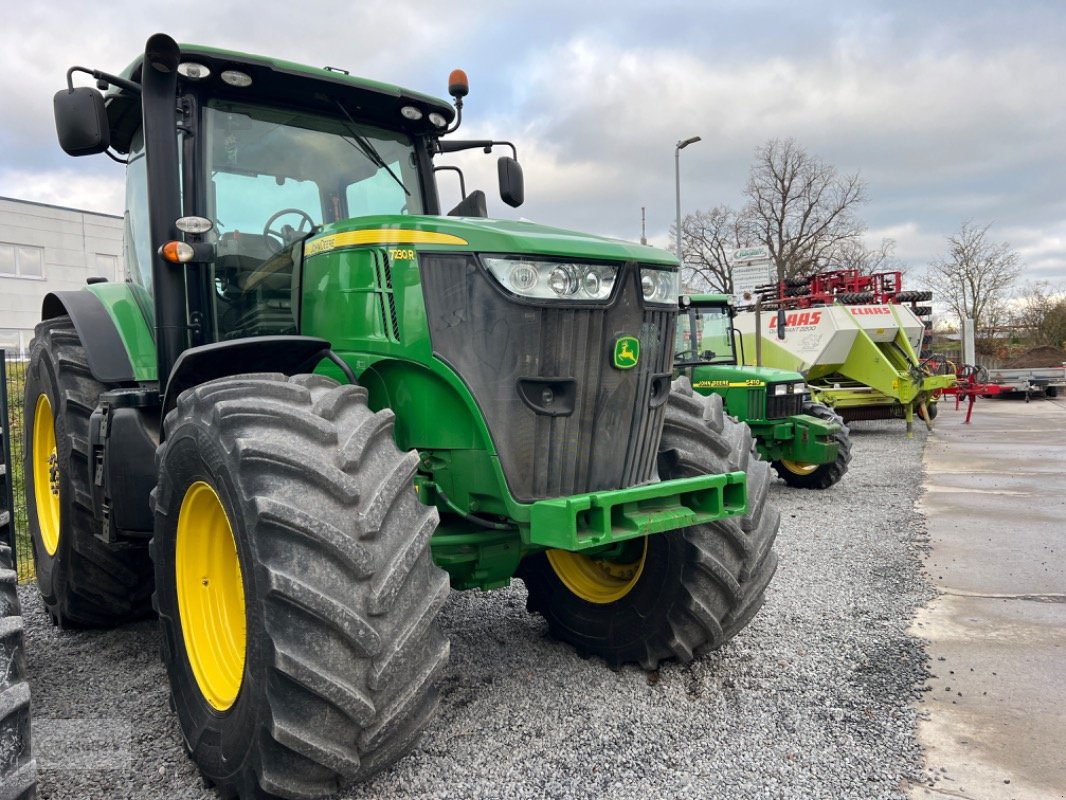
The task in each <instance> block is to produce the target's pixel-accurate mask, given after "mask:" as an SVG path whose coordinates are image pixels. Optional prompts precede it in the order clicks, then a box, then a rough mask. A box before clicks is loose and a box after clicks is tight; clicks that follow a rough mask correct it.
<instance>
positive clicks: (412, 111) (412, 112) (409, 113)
mask: <svg viewBox="0 0 1066 800" xmlns="http://www.w3.org/2000/svg"><path fill="white" fill-rule="evenodd" d="M400 113H401V114H403V116H404V119H409V120H412V121H414V120H420V119H422V110H421V109H420V108H415V107H414V106H404V107H403V108H401V109H400Z"/></svg>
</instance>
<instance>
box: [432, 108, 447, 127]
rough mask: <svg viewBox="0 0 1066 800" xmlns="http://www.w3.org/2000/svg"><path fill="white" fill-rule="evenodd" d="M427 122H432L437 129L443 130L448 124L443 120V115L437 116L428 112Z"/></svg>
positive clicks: (434, 112) (433, 112)
mask: <svg viewBox="0 0 1066 800" xmlns="http://www.w3.org/2000/svg"><path fill="white" fill-rule="evenodd" d="M429 121H430V122H432V123H433V124H434V125H435V126H436V127H438V128H443V127H444V126H445V125H447V124H448V120H446V119H445V118H444V115H443V114H438V113H437V112H436V111H430V112H429Z"/></svg>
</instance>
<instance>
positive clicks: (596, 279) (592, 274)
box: [583, 270, 600, 297]
mask: <svg viewBox="0 0 1066 800" xmlns="http://www.w3.org/2000/svg"><path fill="white" fill-rule="evenodd" d="M583 288H584V289H585V291H586V292H588V293H589V294H591V295H592V296H593V297H595V296H596V295H598V294H599V293H600V276H599V273H597V272H596V271H595V270H590V271H588V272H586V273H585V280H584V283H583Z"/></svg>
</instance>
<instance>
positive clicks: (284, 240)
mask: <svg viewBox="0 0 1066 800" xmlns="http://www.w3.org/2000/svg"><path fill="white" fill-rule="evenodd" d="M286 214H295V215H296V216H297V217H299V218H300V221H299V222H298V223H297V224H296V227H295V228H294V227H292V226H291V225H287V224H286V225H282V226H281V227H280V228H278V229H277V230H274V223H275V222H277V221H278V220H279V219H281V218H282V217H284V216H285V215H286ZM305 223H306V227H304V225H305ZM314 227H315V221H314V220H313V219H311V215H310V214H308V213H307V212H306V211H304V210H303V209H301V208H283V209H281V211H278V212H277V213H275V214H271V215H270V219H268V220H267V221H266V224H265V225H263V238H264V239H266V240H267V242H268V244H269V246H270V247H271V248H272V249H273V250H274V252H275V253H276V252H278V251H279V250H281V249H282V248H283V247H285V246H286V245H289V244H292V243H293V242H294V241H296V239H297V238H299V235H300V234H302V233H310V232H311V231H312V230H313V229H314Z"/></svg>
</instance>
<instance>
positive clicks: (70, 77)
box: [67, 67, 141, 94]
mask: <svg viewBox="0 0 1066 800" xmlns="http://www.w3.org/2000/svg"><path fill="white" fill-rule="evenodd" d="M75 72H84V73H85V74H86V75H91V76H92V77H93V78H94V79H95V80H97V81H104V82H105V83H109V84H111V85H112V86H118V87H119V88H120V89H126V90H127V91H130V92H133V93H134V94H140V93H141V85H140V84H139V83H134V82H133V81H129V80H126V79H125V78H120V77H118V76H117V75H112V74H110V73H108V72H101V71H100V70H98V69H89V68H88V67H71V68H70V69H68V70H67V88H68V89H69V90H70V91H74V73H75Z"/></svg>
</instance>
